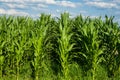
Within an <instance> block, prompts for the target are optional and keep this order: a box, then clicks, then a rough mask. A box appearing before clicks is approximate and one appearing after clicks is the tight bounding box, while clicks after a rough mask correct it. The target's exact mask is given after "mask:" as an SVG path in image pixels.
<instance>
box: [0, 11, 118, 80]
mask: <svg viewBox="0 0 120 80" xmlns="http://www.w3.org/2000/svg"><path fill="white" fill-rule="evenodd" d="M113 19H114V17H108V16H105V17H104V20H103V19H102V18H101V17H99V18H90V17H83V16H82V15H78V16H76V17H74V18H70V15H69V13H62V14H61V17H54V18H53V17H51V15H46V14H41V16H40V17H39V18H38V19H33V18H31V17H22V16H21V17H20V16H6V15H2V16H0V80H120V26H119V24H118V23H117V22H114V20H113Z"/></svg>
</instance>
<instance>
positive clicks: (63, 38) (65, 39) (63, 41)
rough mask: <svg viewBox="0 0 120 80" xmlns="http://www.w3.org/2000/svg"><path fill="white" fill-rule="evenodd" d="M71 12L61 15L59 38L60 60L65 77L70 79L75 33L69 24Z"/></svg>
mask: <svg viewBox="0 0 120 80" xmlns="http://www.w3.org/2000/svg"><path fill="white" fill-rule="evenodd" d="M68 19H69V14H67V13H64V14H62V15H61V21H60V25H59V31H60V38H59V39H58V44H59V52H58V54H59V56H60V62H61V66H62V73H63V76H64V79H69V77H68V76H69V69H68V67H69V62H68V59H69V54H70V51H71V50H72V48H73V46H74V44H73V43H70V40H71V37H72V35H73V33H70V31H71V28H70V27H69V25H68V21H69V20H68Z"/></svg>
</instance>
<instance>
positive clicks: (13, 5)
mask: <svg viewBox="0 0 120 80" xmlns="http://www.w3.org/2000/svg"><path fill="white" fill-rule="evenodd" d="M6 5H7V6H8V7H9V8H26V7H27V6H25V5H24V4H12V3H7V4H6Z"/></svg>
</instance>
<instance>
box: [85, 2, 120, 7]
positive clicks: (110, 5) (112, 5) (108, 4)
mask: <svg viewBox="0 0 120 80" xmlns="http://www.w3.org/2000/svg"><path fill="white" fill-rule="evenodd" d="M86 4H87V5H91V6H96V7H100V8H119V6H118V5H117V4H115V3H108V2H97V1H96V2H86Z"/></svg>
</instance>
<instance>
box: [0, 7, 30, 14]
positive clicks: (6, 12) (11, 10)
mask: <svg viewBox="0 0 120 80" xmlns="http://www.w3.org/2000/svg"><path fill="white" fill-rule="evenodd" d="M0 14H8V15H21V16H27V15H29V14H28V13H26V12H21V11H16V10H15V9H9V10H5V9H2V8H0Z"/></svg>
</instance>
